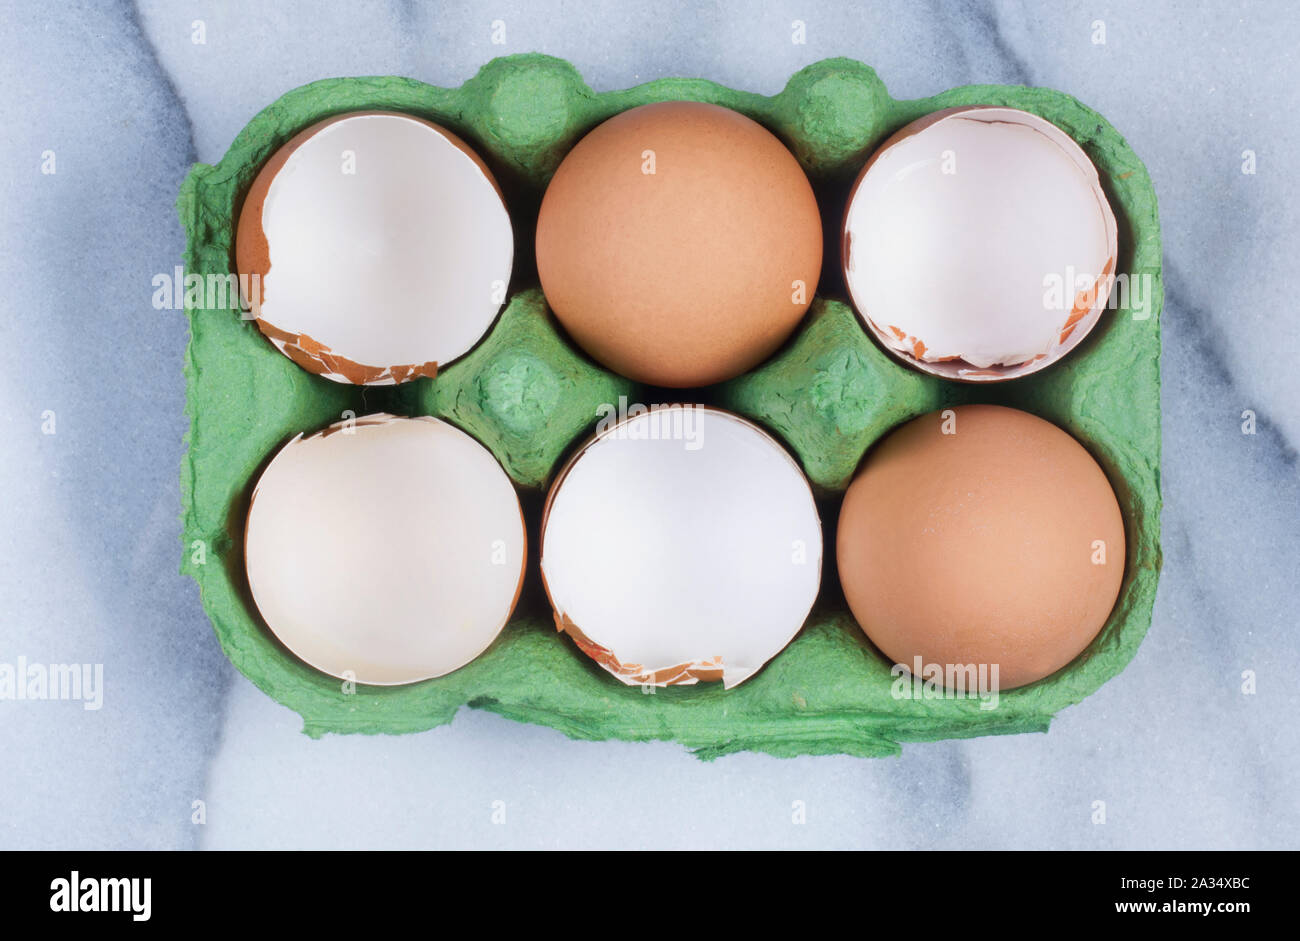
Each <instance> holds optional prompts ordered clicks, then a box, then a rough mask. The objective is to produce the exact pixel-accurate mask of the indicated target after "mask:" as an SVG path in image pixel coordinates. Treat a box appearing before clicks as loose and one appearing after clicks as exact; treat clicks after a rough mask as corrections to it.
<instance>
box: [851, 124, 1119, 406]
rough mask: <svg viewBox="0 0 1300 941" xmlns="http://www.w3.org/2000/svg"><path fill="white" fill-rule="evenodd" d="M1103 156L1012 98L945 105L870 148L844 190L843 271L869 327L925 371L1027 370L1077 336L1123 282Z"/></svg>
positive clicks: (993, 376) (950, 374)
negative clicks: (993, 103) (1118, 276)
mask: <svg viewBox="0 0 1300 941" xmlns="http://www.w3.org/2000/svg"><path fill="white" fill-rule="evenodd" d="M1116 258H1117V233H1116V223H1115V215H1114V213H1113V211H1112V210H1111V207H1110V203H1109V201H1108V200H1107V198H1106V194H1105V193H1104V192H1103V190H1102V188H1101V182H1100V180H1099V178H1098V175H1097V170H1096V168H1095V167H1094V166H1093V164H1092V162H1091V161H1090V160H1089V159H1088V157H1087V155H1086V154H1085V153H1084V152H1083V150H1082V149H1081V148H1080V147H1079V145H1078V144H1076V143H1075V142H1074V140H1073V139H1072V138H1071V137H1070V136H1069V135H1067V134H1066V133H1065V132H1064V131H1062V130H1061V129H1060V128H1058V127H1056V126H1055V125H1054V124H1052V123H1051V122H1049V121H1046V120H1044V119H1043V118H1040V117H1038V116H1037V115H1034V114H1030V113H1029V112H1026V111H1019V110H1016V109H1014V108H994V107H972V108H953V109H948V110H946V111H940V112H936V113H935V114H931V115H927V116H926V117H924V118H922V119H920V120H918V121H915V122H913V123H912V124H909V125H907V126H906V127H904V128H903V129H902V130H901V131H899V132H898V133H897V134H895V135H894V136H893V137H891V138H890V139H889V140H888V141H886V142H885V144H884V145H883V146H882V147H881V148H880V149H879V150H878V151H877V152H876V153H875V155H874V156H873V157H872V158H871V160H870V161H869V162H868V163H867V165H866V166H865V167H864V168H863V170H862V173H861V174H860V175H859V177H858V180H857V183H856V184H855V186H854V189H853V193H852V195H851V196H850V199H849V206H848V210H847V212H846V214H845V221H844V232H843V263H844V276H845V281H846V283H847V285H848V289H849V294H850V295H851V297H852V299H853V303H854V305H855V306H856V308H857V310H858V312H859V314H860V315H861V316H862V317H863V319H864V320H865V322H866V324H867V326H868V328H869V329H870V330H871V331H872V332H873V333H874V334H875V335H876V337H877V339H879V340H880V342H881V343H883V344H884V345H885V346H886V347H887V348H889V349H890V350H892V351H894V352H895V353H896V354H897V355H899V356H900V357H901V358H903V359H904V360H906V361H907V362H909V363H910V364H911V365H914V366H916V367H917V368H919V369H922V370H923V371H926V372H930V373H933V374H935V375H940V376H944V377H946V378H950V379H961V380H967V381H989V380H999V379H1008V378H1014V377H1016V376H1022V375H1027V374H1028V373H1030V372H1034V371H1036V370H1038V369H1041V368H1044V367H1045V366H1047V365H1050V364H1051V363H1052V362H1054V361H1056V360H1057V359H1059V358H1060V357H1061V356H1064V355H1065V354H1066V353H1067V352H1069V350H1071V349H1072V348H1073V347H1074V346H1076V345H1077V344H1078V343H1079V342H1080V341H1081V340H1082V339H1083V337H1084V336H1085V335H1087V333H1088V331H1089V330H1091V329H1092V327H1093V326H1094V325H1095V324H1096V323H1097V321H1098V319H1099V318H1100V316H1101V314H1102V311H1103V310H1104V308H1105V305H1106V303H1107V300H1108V298H1109V296H1110V291H1111V286H1112V284H1113V283H1114V276H1115V265H1116Z"/></svg>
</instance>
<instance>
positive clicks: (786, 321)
mask: <svg viewBox="0 0 1300 941" xmlns="http://www.w3.org/2000/svg"><path fill="white" fill-rule="evenodd" d="M821 262H822V227H821V218H820V214H819V212H818V209H817V200H816V197H815V196H814V194H813V191H812V187H811V186H810V185H809V183H808V179H807V177H806V176H805V175H804V172H803V170H802V168H801V167H800V166H799V163H798V161H797V160H795V158H794V156H793V155H792V154H791V153H790V151H789V150H787V149H786V147H785V145H784V144H782V143H781V141H780V140H778V139H777V138H776V137H775V136H774V135H773V134H772V133H771V132H769V131H768V130H766V129H765V128H764V127H762V126H761V125H759V124H757V123H756V122H754V121H752V120H750V119H749V118H747V117H745V116H744V115H742V114H739V113H737V112H735V111H731V110H729V109H727V108H722V107H719V106H717V105H711V104H702V103H698V102H687V101H669V102H660V103H656V104H649V105H643V106H641V107H639V108H633V109H631V110H629V111H625V112H623V113H621V114H618V115H615V116H614V117H612V118H610V119H609V120H607V121H605V122H604V123H603V124H601V125H599V126H598V127H596V128H595V129H594V130H593V131H591V132H590V133H589V134H588V135H587V136H586V137H584V138H583V139H582V140H581V141H579V142H578V144H577V145H576V146H575V147H574V148H573V150H572V151H570V152H569V154H568V155H567V156H566V157H565V158H564V160H563V162H562V163H561V164H560V166H559V168H558V169H557V170H556V172H555V176H554V178H553V179H552V180H551V183H550V186H549V187H548V188H547V190H546V194H545V197H544V198H543V200H542V205H541V210H540V214H539V216H538V220H537V271H538V275H539V277H540V279H541V282H542V289H543V291H544V292H545V294H546V298H547V301H548V302H549V303H550V306H551V308H552V309H553V310H554V312H555V315H556V317H557V318H558V319H559V321H560V323H561V324H562V325H563V326H564V328H565V329H566V330H567V331H568V333H569V335H570V336H571V337H572V338H573V340H574V341H575V342H576V343H577V344H578V345H579V346H581V347H582V348H583V349H584V350H586V351H587V353H589V354H590V355H591V356H592V357H593V358H594V359H596V360H598V361H599V362H601V363H603V364H604V365H605V366H607V367H609V368H610V369H612V370H614V371H615V372H618V373H621V374H622V375H624V376H628V377H629V378H632V379H635V380H637V381H639V382H645V383H648V384H651V385H659V386H670V387H675V388H683V387H689V386H702V385H708V384H711V383H714V382H720V381H722V380H724V379H729V378H731V377H733V376H736V375H739V374H740V373H742V372H745V371H746V370H748V369H750V368H752V367H754V366H756V365H758V364H759V363H761V362H762V361H763V360H764V359H766V358H767V357H768V356H770V355H771V354H772V353H773V352H775V350H776V349H777V348H778V347H779V346H780V345H781V343H782V342H783V341H784V340H785V339H786V338H787V337H788V336H789V335H790V333H791V332H792V331H793V330H794V328H795V326H796V325H797V324H798V323H799V321H800V319H801V318H802V317H803V315H804V312H805V311H806V310H807V308H808V305H809V304H810V303H811V301H812V298H813V293H814V291H815V290H816V288H817V279H818V276H819V274H820V272H821Z"/></svg>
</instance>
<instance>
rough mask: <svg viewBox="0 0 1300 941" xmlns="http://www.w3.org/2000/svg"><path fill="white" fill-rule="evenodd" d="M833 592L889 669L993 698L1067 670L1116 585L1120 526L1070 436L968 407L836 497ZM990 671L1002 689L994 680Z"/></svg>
mask: <svg viewBox="0 0 1300 941" xmlns="http://www.w3.org/2000/svg"><path fill="white" fill-rule="evenodd" d="M836 554H837V557H838V563H839V575H840V583H841V585H843V587H844V594H845V597H846V598H847V599H848V603H849V607H850V609H852V611H853V615H854V617H855V618H857V621H858V623H859V624H860V625H861V626H862V629H863V630H864V631H865V632H866V634H867V636H868V637H870V638H871V640H872V641H873V642H874V643H875V644H876V646H877V647H879V648H880V649H881V651H883V652H884V654H885V655H886V656H887V657H889V658H890V659H892V660H893V661H894V662H895V663H900V664H902V665H903V666H905V667H907V668H908V669H909V670H913V669H914V663H915V661H916V658H920V660H921V662H922V664H923V665H924V667H925V668H929V667H931V666H938V667H939V668H940V669H943V670H944V671H945V675H947V668H948V667H950V666H951V667H958V666H961V665H973V666H976V667H978V666H981V665H982V666H984V667H986V668H988V671H989V675H991V676H993V679H994V682H995V683H996V684H997V686H998V687H1000V688H1002V689H1011V688H1013V687H1016V686H1023V685H1024V684H1026V683H1032V682H1034V681H1035V680H1040V679H1042V678H1044V677H1046V676H1049V675H1050V674H1052V673H1054V672H1056V671H1057V670H1059V669H1060V668H1061V667H1063V666H1065V665H1066V664H1067V663H1069V662H1070V661H1071V660H1073V659H1074V658H1075V657H1076V656H1078V655H1079V653H1080V652H1082V651H1083V649H1084V648H1085V647H1087V646H1088V644H1089V643H1090V642H1091V641H1092V639H1093V638H1094V637H1095V636H1097V633H1098V631H1100V630H1101V629H1102V627H1103V626H1104V625H1105V623H1106V620H1107V618H1108V617H1109V615H1110V612H1111V609H1112V608H1113V607H1114V605H1115V599H1116V596H1117V595H1118V594H1119V590H1120V585H1121V583H1122V582H1123V579H1124V563H1125V541H1124V520H1123V518H1122V516H1121V515H1120V508H1119V503H1118V501H1117V500H1116V499H1115V494H1114V491H1112V490H1111V486H1110V483H1109V481H1108V480H1107V479H1106V474H1105V473H1104V472H1103V471H1102V469H1101V467H1100V466H1099V465H1098V464H1097V462H1096V460H1094V459H1093V457H1092V455H1090V454H1089V453H1088V452H1087V451H1086V450H1085V449H1084V447H1083V446H1082V445H1081V444H1079V442H1077V441H1076V440H1075V439H1074V438H1072V437H1071V436H1070V435H1069V434H1067V433H1066V432H1064V431H1062V430H1061V429H1060V428H1058V427H1056V426H1055V425H1053V424H1052V423H1051V422H1048V421H1044V420H1043V419H1041V418H1038V417H1037V416H1034V415H1030V414H1029V413H1028V412H1022V411H1020V410H1018V409H1012V408H1004V407H1002V406H996V405H964V406H959V407H957V408H954V409H951V410H944V411H942V412H934V413H931V414H929V415H923V416H921V417H920V418H917V419H914V420H912V421H910V422H908V423H907V424H905V425H903V426H901V427H900V428H898V429H896V430H894V431H892V432H891V433H890V434H889V435H888V436H887V437H886V438H884V439H883V440H882V441H881V442H880V444H879V445H877V446H876V448H874V449H873V450H872V451H871V452H870V453H869V454H868V455H867V458H866V460H865V461H864V463H863V465H862V468H861V469H860V470H859V472H858V474H857V476H856V477H855V478H854V479H853V483H852V484H850V485H849V489H848V492H847V493H846V494H845V496H844V505H843V507H842V508H841V510H840V519H839V530H838V537H837V540H836ZM995 665H996V666H997V668H998V672H997V674H992V667H993V666H995Z"/></svg>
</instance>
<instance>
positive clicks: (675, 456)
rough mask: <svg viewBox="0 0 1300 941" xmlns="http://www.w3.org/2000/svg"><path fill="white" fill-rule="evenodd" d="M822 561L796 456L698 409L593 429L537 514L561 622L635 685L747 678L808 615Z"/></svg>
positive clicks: (727, 417) (719, 414)
mask: <svg viewBox="0 0 1300 941" xmlns="http://www.w3.org/2000/svg"><path fill="white" fill-rule="evenodd" d="M821 558H822V543H821V523H820V521H819V519H818V516H817V509H816V506H815V504H814V503H813V498H812V492H811V490H810V488H809V486H808V482H807V480H806V479H805V478H804V476H803V474H802V472H801V471H800V470H799V467H798V465H797V464H796V463H795V462H794V460H793V459H792V458H791V457H790V455H789V454H788V453H786V451H785V449H784V448H782V447H781V446H780V445H779V444H778V443H777V442H776V441H775V440H774V439H773V438H771V437H770V436H769V435H767V434H766V433H765V432H763V431H762V430H761V429H759V428H758V427H757V426H755V425H754V424H752V423H750V422H748V421H746V420H744V419H742V418H740V417H739V416H736V415H733V414H731V413H729V412H724V411H721V410H718V409H712V408H705V407H701V406H673V407H660V408H657V409H656V410H654V411H647V412H643V413H641V414H637V415H633V416H630V417H628V418H627V419H626V420H624V421H623V422H620V423H618V424H616V425H614V426H613V427H612V428H609V429H606V430H604V431H603V432H602V433H600V434H598V435H597V436H596V438H595V439H594V440H593V441H592V442H590V443H589V444H587V445H586V446H585V447H584V448H582V449H581V450H580V451H579V452H578V453H577V454H576V455H575V456H574V457H573V458H572V459H571V460H570V462H569V463H568V464H567V465H566V467H565V469H564V470H563V472H562V473H561V475H560V476H559V477H558V478H557V480H556V482H555V484H554V485H553V487H552V489H551V492H550V495H549V497H548V500H547V505H546V510H545V514H544V517H543V521H542V562H541V567H542V575H543V579H544V580H545V583H546V589H547V593H548V595H549V597H550V599H551V604H552V607H553V608H554V611H555V623H556V627H557V628H558V629H559V630H561V631H564V632H565V633H567V634H569V635H570V636H571V637H572V638H573V639H574V641H575V643H576V644H577V645H578V647H579V648H580V649H581V650H582V651H583V652H584V653H586V654H587V655H588V656H590V657H592V658H593V659H594V660H595V661H596V662H597V663H599V664H600V665H601V666H602V667H604V668H605V669H606V670H608V671H609V672H610V673H612V674H613V675H614V676H616V677H617V678H618V679H620V680H622V681H623V682H624V683H627V684H629V685H632V684H645V685H655V686H667V685H683V684H692V683H697V682H699V681H701V680H706V681H707V680H718V679H720V680H722V683H723V686H724V687H726V688H730V687H732V686H735V685H737V684H738V683H741V682H743V681H744V680H746V679H748V678H749V677H750V676H752V675H753V674H754V673H755V672H756V671H758V670H759V669H760V668H761V667H762V666H763V664H764V663H766V662H767V661H768V660H769V659H771V658H772V657H773V656H775V655H776V654H777V653H778V652H779V651H780V650H781V649H782V648H783V647H785V645H786V644H788V643H789V642H790V640H791V639H792V638H793V637H794V636H795V634H797V633H798V631H799V629H800V627H802V626H803V623H804V620H805V619H806V618H807V616H808V612H809V610H810V609H811V608H812V604H813V601H814V599H815V598H816V596H817V590H818V586H819V584H820V579H821Z"/></svg>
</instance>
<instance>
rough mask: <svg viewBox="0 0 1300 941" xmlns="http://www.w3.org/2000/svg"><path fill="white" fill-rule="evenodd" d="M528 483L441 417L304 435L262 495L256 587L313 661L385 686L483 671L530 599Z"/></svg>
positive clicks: (286, 634)
mask: <svg viewBox="0 0 1300 941" xmlns="http://www.w3.org/2000/svg"><path fill="white" fill-rule="evenodd" d="M525 552H526V544H525V539H524V524H523V517H522V516H521V514H520V508H519V500H518V498H517V496H516V495H515V491H514V487H513V486H512V485H511V483H510V480H509V479H508V478H507V477H506V475H505V472H504V471H503V470H502V469H501V466H500V465H499V464H498V463H497V461H496V458H494V457H493V456H492V454H491V452H489V451H488V450H487V449H486V448H485V447H483V446H482V445H481V444H479V443H478V442H477V441H475V440H474V439H473V438H471V437H470V436H469V435H467V434H465V433H464V432H463V431H460V430H459V429H457V428H455V427H454V426H452V425H449V424H447V423H446V422H442V421H439V420H437V419H435V418H396V417H394V416H392V415H382V414H376V415H370V416H367V417H365V418H361V419H357V420H355V423H351V422H340V423H339V424H336V425H333V426H331V427H330V428H329V429H327V430H326V431H323V432H320V433H317V434H314V435H310V436H309V437H305V438H304V437H303V436H301V435H299V436H298V437H297V438H294V439H293V440H292V441H290V442H289V443H288V444H287V445H285V446H284V447H283V448H282V449H281V450H280V452H279V453H278V454H276V456H275V457H274V459H272V461H271V462H270V464H269V465H268V466H267V468H266V470H265V471H263V472H262V475H261V477H260V478H259V480H258V482H257V486H256V488H255V489H254V491H253V496H252V501H251V504H250V506H249V510H248V522H247V527H246V529H245V538H244V559H245V565H246V568H247V572H248V584H249V587H250V589H251V590H252V594H253V599H254V601H255V602H256V603H257V607H258V610H259V611H260V612H261V614H262V617H263V618H264V619H265V621H266V624H267V626H268V627H269V628H270V629H271V631H272V632H273V633H274V634H275V636H276V637H278V638H279V639H280V641H281V642H282V643H283V644H284V645H285V646H286V647H288V648H289V650H291V651H292V652H293V653H294V654H296V655H297V656H298V657H299V658H300V659H302V660H304V661H306V662H307V663H308V664H310V665H311V666H313V667H315V668H316V669H318V670H321V671H323V672H325V673H328V674H330V675H332V676H336V677H339V678H342V679H352V680H356V681H357V682H360V683H369V684H374V685H395V684H400V683H413V682H416V681H418V680H425V679H429V678H432V677H435V676H442V675H443V674H446V673H450V672H451V671H453V670H455V669H457V668H459V667H462V666H464V665H465V664H466V663H469V662H470V661H471V660H473V659H474V658H475V657H477V656H478V655H479V654H481V653H482V652H483V651H484V650H486V649H487V647H488V645H489V644H491V643H492V641H493V639H494V638H495V637H496V636H497V634H498V633H499V632H500V631H501V628H502V627H503V626H505V623H506V621H507V620H508V619H509V617H510V613H511V611H512V610H513V609H514V605H515V602H516V601H517V599H518V597H519V589H520V586H521V584H522V580H523V572H524V561H525V558H524V557H525Z"/></svg>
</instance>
